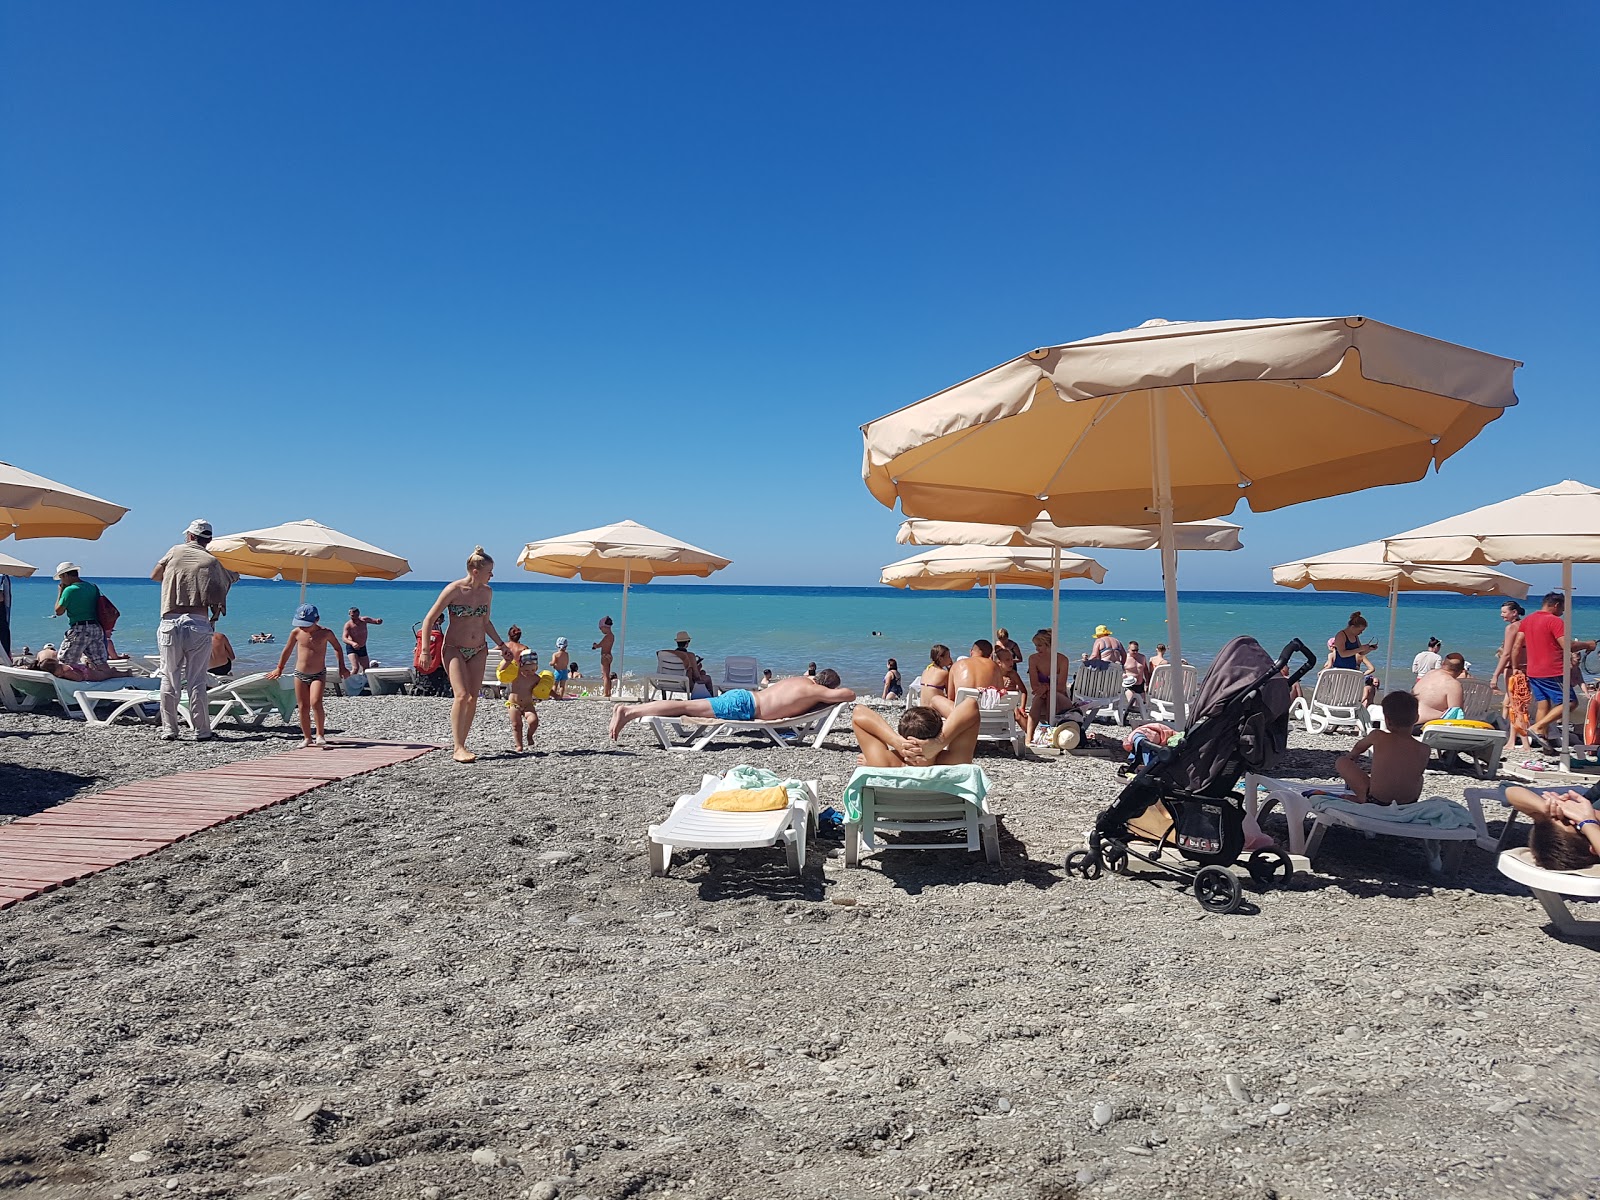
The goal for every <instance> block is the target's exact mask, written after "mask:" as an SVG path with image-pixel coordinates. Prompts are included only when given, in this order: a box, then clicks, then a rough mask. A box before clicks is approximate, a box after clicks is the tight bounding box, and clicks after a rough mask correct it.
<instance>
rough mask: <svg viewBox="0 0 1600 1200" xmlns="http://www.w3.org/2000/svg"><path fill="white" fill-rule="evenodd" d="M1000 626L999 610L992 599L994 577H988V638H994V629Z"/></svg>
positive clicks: (991, 575)
mask: <svg viewBox="0 0 1600 1200" xmlns="http://www.w3.org/2000/svg"><path fill="white" fill-rule="evenodd" d="M999 624H1000V610H999V608H998V606H997V605H996V603H995V598H994V575H993V574H992V573H991V574H990V576H989V636H990V637H993V636H994V631H995V629H996V628H997V627H998V626H999Z"/></svg>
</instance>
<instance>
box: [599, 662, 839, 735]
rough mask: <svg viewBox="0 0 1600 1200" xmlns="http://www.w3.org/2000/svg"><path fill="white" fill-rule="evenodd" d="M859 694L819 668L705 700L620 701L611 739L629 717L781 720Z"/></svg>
mask: <svg viewBox="0 0 1600 1200" xmlns="http://www.w3.org/2000/svg"><path fill="white" fill-rule="evenodd" d="M855 698H856V694H855V693H854V692H852V691H851V690H850V689H849V688H847V687H840V686H839V672H837V671H834V670H831V669H830V670H825V671H818V672H817V677H816V678H815V679H813V678H812V677H811V676H809V675H798V676H795V677H794V678H793V679H780V680H778V682H777V683H774V684H773V685H772V686H771V687H766V688H762V689H761V690H760V691H759V692H749V691H746V690H745V689H744V688H734V689H733V690H732V691H729V692H723V693H722V695H720V696H712V697H710V698H708V699H704V700H652V701H650V702H649V703H648V704H619V705H617V706H616V707H615V708H614V709H612V710H611V730H610V736H611V740H612V741H613V742H614V741H616V740H617V735H618V734H620V733H621V732H622V730H623V727H624V726H625V725H627V724H628V722H630V721H637V720H640V719H641V718H643V717H714V718H716V719H717V720H719V721H781V720H783V719H784V718H785V717H803V716H805V714H806V713H808V712H811V711H813V710H815V709H818V708H823V707H825V706H826V705H829V704H847V703H849V702H850V701H851V700H854V699H855Z"/></svg>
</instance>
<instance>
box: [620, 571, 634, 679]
mask: <svg viewBox="0 0 1600 1200" xmlns="http://www.w3.org/2000/svg"><path fill="white" fill-rule="evenodd" d="M632 574H633V566H632V564H630V563H626V562H625V563H623V564H622V629H621V630H620V631H619V632H618V633H617V699H618V700H621V699H622V681H623V679H624V678H626V677H627V674H628V583H629V577H630V576H631V575H632Z"/></svg>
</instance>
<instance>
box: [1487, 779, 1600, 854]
mask: <svg viewBox="0 0 1600 1200" xmlns="http://www.w3.org/2000/svg"><path fill="white" fill-rule="evenodd" d="M1596 800H1600V783H1597V784H1595V785H1594V786H1593V787H1591V788H1590V789H1589V790H1588V791H1587V792H1536V791H1534V790H1533V789H1532V788H1525V787H1508V788H1507V789H1506V803H1507V804H1509V805H1511V806H1512V807H1513V808H1515V809H1516V810H1517V811H1518V812H1520V813H1522V814H1523V815H1525V816H1527V817H1529V818H1531V819H1532V821H1533V831H1532V832H1531V833H1529V834H1528V849H1529V850H1531V851H1532V852H1533V861H1534V863H1535V864H1536V865H1537V866H1540V867H1543V868H1544V869H1545V870H1546V871H1581V870H1584V869H1585V868H1586V867H1592V866H1594V865H1596V864H1597V863H1600V818H1597V817H1596V816H1595V811H1594V802H1595V801H1596Z"/></svg>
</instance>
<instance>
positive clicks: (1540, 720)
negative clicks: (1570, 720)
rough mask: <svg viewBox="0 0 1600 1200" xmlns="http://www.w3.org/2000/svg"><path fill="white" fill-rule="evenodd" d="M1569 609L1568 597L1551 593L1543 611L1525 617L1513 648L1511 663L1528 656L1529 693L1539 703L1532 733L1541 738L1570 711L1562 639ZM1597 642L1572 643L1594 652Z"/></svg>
mask: <svg viewBox="0 0 1600 1200" xmlns="http://www.w3.org/2000/svg"><path fill="white" fill-rule="evenodd" d="M1566 610H1567V601H1566V597H1565V596H1563V595H1562V594H1561V593H1560V592H1549V593H1547V594H1546V595H1545V598H1544V602H1543V603H1542V604H1541V605H1540V606H1539V611H1538V612H1536V613H1530V614H1528V615H1527V616H1526V617H1523V618H1522V625H1521V627H1520V628H1519V629H1518V630H1517V636H1516V640H1515V641H1514V642H1513V643H1512V645H1511V660H1512V661H1513V662H1516V661H1517V660H1518V659H1519V658H1520V656H1521V655H1522V654H1524V653H1526V654H1527V657H1528V690H1529V692H1530V693H1532V699H1534V700H1536V701H1537V702H1538V707H1537V709H1536V710H1535V715H1534V721H1533V724H1532V726H1530V727H1529V731H1530V732H1532V733H1535V734H1537V735H1539V736H1541V737H1543V736H1544V735H1545V733H1546V732H1547V731H1548V730H1549V728H1550V726H1551V725H1552V724H1554V723H1555V722H1556V721H1558V720H1560V719H1561V714H1562V713H1564V712H1566V709H1567V706H1566V701H1565V700H1564V699H1563V698H1562V695H1561V681H1562V675H1563V672H1562V667H1563V665H1564V664H1563V662H1562V655H1561V639H1562V638H1563V637H1565V636H1566V632H1567V623H1566V621H1565V620H1564V619H1563V614H1564V613H1565V612H1566ZM1594 647H1595V644H1594V643H1593V642H1578V641H1575V642H1573V643H1572V648H1573V649H1574V650H1593V649H1594Z"/></svg>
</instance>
